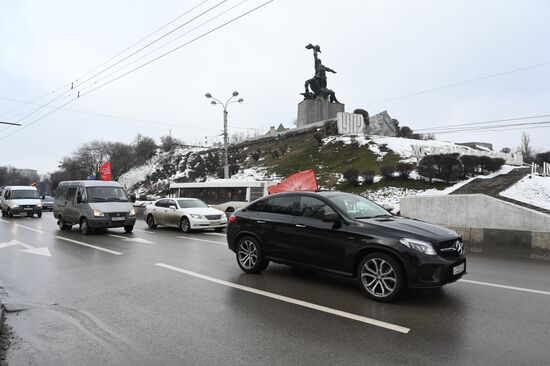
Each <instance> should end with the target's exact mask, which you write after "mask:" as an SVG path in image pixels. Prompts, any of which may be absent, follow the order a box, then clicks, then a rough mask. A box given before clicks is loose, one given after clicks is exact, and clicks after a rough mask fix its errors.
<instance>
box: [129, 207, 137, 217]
mask: <svg viewBox="0 0 550 366" xmlns="http://www.w3.org/2000/svg"><path fill="white" fill-rule="evenodd" d="M130 216H136V210H134V208H133V207H132V209H131V210H130Z"/></svg>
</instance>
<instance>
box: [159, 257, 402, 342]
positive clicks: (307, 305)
mask: <svg viewBox="0 0 550 366" xmlns="http://www.w3.org/2000/svg"><path fill="white" fill-rule="evenodd" d="M156 265H157V266H159V267H162V268H166V269H171V270H173V271H176V272H180V273H183V274H186V275H189V276H193V277H196V278H200V279H203V280H206V281H210V282H214V283H217V284H220V285H224V286H228V287H232V288H236V289H239V290H242V291H246V292H251V293H253V294H257V295H261V296H265V297H269V298H271V299H275V300H279V301H284V302H287V303H290V304H294V305H298V306H303V307H305V308H309V309H313V310H317V311H321V312H324V313H327V314H332V315H336V316H340V317H342V318H347V319H351V320H356V321H358V322H362V323H366V324H370V325H374V326H377V327H380V328H385V329H389V330H393V331H395V332H399V333H404V334H407V333H409V331H410V329H409V328H405V327H402V326H400V325H395V324H392V323H387V322H384V321H381V320H376V319H372V318H367V317H365V316H361V315H357V314H352V313H348V312H345V311H341V310H337V309H333V308H329V307H326V306H322V305H317V304H313V303H311V302H307V301H302V300H297V299H293V298H291V297H287V296H283V295H278V294H274V293H272V292H267V291H263V290H258V289H256V288H253V287H248V286H243V285H239V284H236V283H233V282H228V281H224V280H220V279H217V278H214V277H210V276H205V275H202V274H200V273H196V272H192V271H188V270H186V269H183V268H179V267H175V266H171V265H169V264H164V263H157V264H156Z"/></svg>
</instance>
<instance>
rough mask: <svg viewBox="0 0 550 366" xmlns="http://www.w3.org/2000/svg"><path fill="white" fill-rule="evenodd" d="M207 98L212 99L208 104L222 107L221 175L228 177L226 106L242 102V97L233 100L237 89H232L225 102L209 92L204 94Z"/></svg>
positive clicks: (237, 94)
mask: <svg viewBox="0 0 550 366" xmlns="http://www.w3.org/2000/svg"><path fill="white" fill-rule="evenodd" d="M204 96H205V97H206V98H208V99H212V101H211V102H210V104H212V105H218V104H219V105H221V106H222V108H223V155H224V157H223V159H224V166H223V177H224V178H225V179H228V178H229V152H228V149H227V145H228V144H229V135H228V134H227V113H228V112H227V106H228V105H229V104H231V103H242V102H244V99H243V98H239V99H237V100H235V98H236V97H238V96H239V92H238V91H234V92H233V94H232V95H231V98H229V99H228V100H227V101H226V102H225V103H224V102H222V101H221V100H219V99H216V98H214V97H213V96H212V94H210V93H206V94H205V95H204Z"/></svg>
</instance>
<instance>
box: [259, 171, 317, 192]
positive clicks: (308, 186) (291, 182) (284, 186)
mask: <svg viewBox="0 0 550 366" xmlns="http://www.w3.org/2000/svg"><path fill="white" fill-rule="evenodd" d="M317 190H319V186H318V185H317V177H316V176H315V170H313V169H310V170H304V171H303V172H298V173H295V174H292V175H291V176H290V177H288V178H286V179H285V180H283V181H282V182H281V183H279V184H277V185H274V186H271V187H268V188H267V191H268V192H269V194H273V193H280V192H292V191H313V192H315V191H317Z"/></svg>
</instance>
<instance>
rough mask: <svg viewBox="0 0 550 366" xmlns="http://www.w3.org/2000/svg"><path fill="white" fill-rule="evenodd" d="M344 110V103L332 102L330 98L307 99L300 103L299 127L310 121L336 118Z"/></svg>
mask: <svg viewBox="0 0 550 366" xmlns="http://www.w3.org/2000/svg"><path fill="white" fill-rule="evenodd" d="M343 111H344V104H342V103H330V102H329V101H328V99H323V98H319V99H305V100H303V101H301V102H300V103H298V118H297V122H298V123H297V125H298V127H303V126H306V125H308V124H310V123H315V122H319V121H324V120H326V119H332V118H336V115H337V114H338V112H343Z"/></svg>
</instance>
